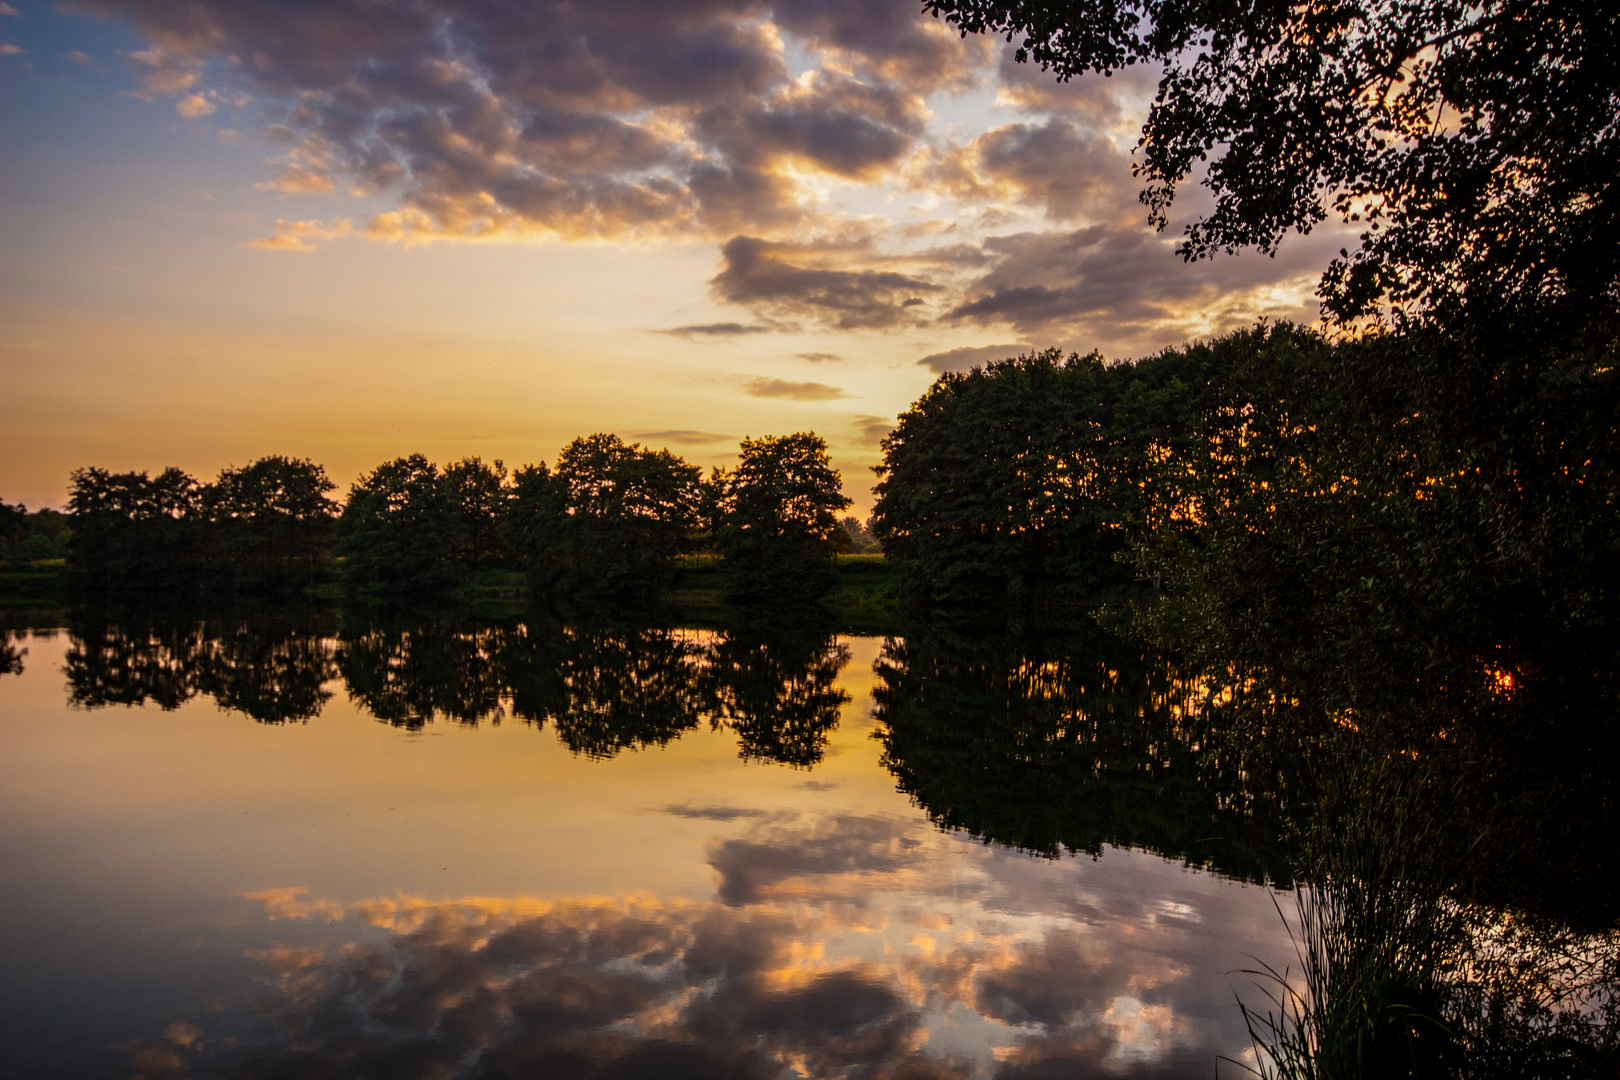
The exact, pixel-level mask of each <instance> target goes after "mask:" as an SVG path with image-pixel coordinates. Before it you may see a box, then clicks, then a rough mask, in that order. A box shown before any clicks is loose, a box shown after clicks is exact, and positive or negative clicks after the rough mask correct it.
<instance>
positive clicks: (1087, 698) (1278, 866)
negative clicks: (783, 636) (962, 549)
mask: <svg viewBox="0 0 1620 1080" xmlns="http://www.w3.org/2000/svg"><path fill="white" fill-rule="evenodd" d="M878 673H879V675H880V677H881V679H882V680H883V681H882V685H881V686H880V687H879V688H878V690H877V691H876V698H877V703H878V704H877V713H876V715H877V718H878V720H879V721H880V723H881V726H880V728H879V735H880V737H881V738H882V741H883V747H884V759H883V760H884V764H885V765H887V766H888V767H889V769H890V770H891V771H892V772H893V773H894V774H895V777H896V778H897V779H898V781H899V783H900V787H901V789H902V790H904V791H906V792H907V793H909V794H910V795H911V796H912V797H913V798H915V799H916V800H917V802H918V803H919V804H920V805H921V806H922V807H923V808H924V809H925V810H927V811H928V814H929V816H930V817H932V818H933V819H934V820H935V821H936V822H938V823H939V824H940V825H941V826H944V827H947V828H958V829H965V830H967V831H969V832H971V833H973V834H974V835H976V836H980V837H983V838H984V839H986V840H993V841H996V842H998V843H1003V844H1010V845H1012V846H1015V847H1019V848H1024V849H1026V850H1030V851H1036V852H1041V853H1043V854H1047V855H1056V854H1057V853H1059V852H1060V851H1070V852H1076V851H1083V852H1088V853H1091V854H1096V853H1098V852H1100V851H1101V850H1102V847H1103V845H1105V844H1107V845H1114V846H1116V847H1143V848H1147V849H1148V850H1151V851H1155V852H1158V853H1160V854H1163V855H1165V856H1168V857H1170V858H1176V859H1181V860H1184V861H1185V862H1187V863H1189V864H1192V865H1196V866H1203V867H1208V868H1212V869H1216V870H1219V871H1220V872H1221V873H1223V874H1226V875H1228V876H1230V877H1235V878H1239V879H1243V880H1250V881H1273V882H1279V883H1283V884H1286V883H1287V882H1288V880H1289V876H1290V875H1289V871H1288V867H1287V862H1286V860H1285V859H1284V858H1283V855H1282V851H1281V847H1280V845H1279V843H1278V838H1279V835H1280V833H1281V832H1282V828H1281V822H1282V816H1281V808H1282V807H1284V806H1286V805H1287V802H1288V799H1289V790H1288V782H1287V781H1288V779H1289V778H1290V773H1291V772H1292V771H1293V770H1292V768H1290V767H1289V765H1288V763H1286V762H1283V761H1279V760H1273V761H1271V762H1269V765H1270V768H1268V769H1265V770H1256V769H1250V768H1248V767H1246V762H1244V761H1243V760H1242V758H1241V757H1240V756H1239V755H1237V754H1235V753H1234V752H1233V750H1232V748H1231V747H1230V746H1229V745H1227V743H1226V741H1225V740H1224V739H1223V737H1222V736H1223V735H1224V733H1223V732H1221V731H1219V730H1217V729H1215V728H1214V727H1213V726H1212V724H1211V722H1210V720H1209V718H1208V717H1207V716H1206V715H1205V714H1204V712H1203V711H1202V709H1201V708H1200V706H1201V705H1202V702H1201V700H1200V698H1199V689H1200V686H1199V683H1198V681H1197V680H1196V679H1194V678H1193V677H1191V675H1190V674H1189V673H1187V672H1183V671H1179V670H1177V668H1176V667H1175V665H1173V664H1172V663H1170V662H1169V661H1167V659H1166V658H1164V657H1162V656H1159V655H1156V654H1155V653H1153V652H1152V651H1151V650H1148V649H1147V648H1145V647H1144V646H1142V645H1141V644H1137V643H1131V642H1125V641H1120V640H1118V639H1115V638H1111V637H1109V636H1108V635H1106V634H1102V633H1100V632H1098V631H1096V630H1095V629H1092V628H1085V629H1078V630H1077V629H1075V628H1072V627H1071V628H1059V629H1055V630H1048V631H1046V632H1045V633H1029V634H1022V635H1011V634H1006V633H1003V634H990V633H983V632H979V633H974V632H972V631H971V630H968V631H962V630H959V629H955V628H951V627H937V626H936V627H924V628H921V631H920V632H918V633H914V634H912V635H910V636H908V637H906V638H905V639H895V638H891V639H889V640H888V641H887V642H886V643H885V645H884V649H883V657H882V659H881V661H880V662H879V665H878Z"/></svg>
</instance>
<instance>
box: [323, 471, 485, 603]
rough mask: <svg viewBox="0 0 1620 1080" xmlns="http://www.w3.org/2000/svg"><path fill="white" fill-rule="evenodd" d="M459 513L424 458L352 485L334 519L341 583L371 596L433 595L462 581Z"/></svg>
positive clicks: (443, 480)
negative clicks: (458, 552) (457, 560)
mask: <svg viewBox="0 0 1620 1080" xmlns="http://www.w3.org/2000/svg"><path fill="white" fill-rule="evenodd" d="M459 524H460V523H459V510H458V507H457V505H456V500H455V498H454V495H453V494H452V492H451V491H450V489H449V486H448V485H447V484H446V482H445V479H444V476H443V474H441V473H440V472H439V470H438V467H437V466H435V465H434V464H433V463H432V462H430V461H428V459H427V458H425V457H423V456H422V455H421V454H411V455H410V456H408V457H402V458H396V459H395V460H393V461H390V462H387V463H385V464H382V465H379V466H377V467H376V468H375V469H373V470H372V471H371V472H370V473H368V474H367V475H366V476H364V477H362V478H361V479H359V480H356V481H355V482H354V486H353V487H352V488H350V489H349V499H348V502H347V503H346V504H345V505H344V507H343V514H342V516H341V517H340V518H339V519H338V552H339V554H341V555H342V556H343V580H344V582H345V583H346V584H347V585H348V586H350V587H352V588H357V589H361V590H363V591H367V592H376V593H395V594H398V593H406V592H431V591H435V590H441V589H445V588H448V587H450V586H452V585H454V584H455V583H456V582H457V581H458V580H459V578H460V572H459V568H458V567H457V565H456V563H455V561H454V558H455V552H456V548H455V545H456V538H457V533H458V531H459Z"/></svg>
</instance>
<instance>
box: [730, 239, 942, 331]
mask: <svg viewBox="0 0 1620 1080" xmlns="http://www.w3.org/2000/svg"><path fill="white" fill-rule="evenodd" d="M721 255H722V257H723V259H724V260H725V265H724V267H723V268H722V269H721V271H720V273H719V274H717V275H716V276H715V277H714V279H713V280H712V281H711V282H710V283H709V284H710V286H711V288H712V289H713V291H714V294H715V296H716V297H718V298H719V299H722V300H725V301H727V302H728V303H733V304H747V305H749V306H752V307H754V308H757V309H761V310H764V311H767V312H770V313H772V314H775V315H778V316H781V317H784V318H792V317H798V318H805V319H812V320H815V321H817V322H821V323H824V324H827V325H830V326H835V327H838V328H840V329H855V328H875V327H890V326H897V325H902V324H908V323H913V322H915V321H916V315H914V314H913V313H912V312H911V310H910V309H911V308H914V307H919V306H921V305H922V304H923V303H924V300H923V299H922V295H923V294H928V293H933V292H936V291H938V289H939V286H938V285H936V284H934V283H932V282H929V281H925V280H923V279H921V278H918V277H914V276H911V275H907V274H903V273H900V272H898V271H894V270H866V269H839V268H837V267H836V266H835V265H827V263H828V262H829V261H831V260H839V259H850V258H852V257H858V256H857V255H856V253H854V252H852V251H850V250H848V249H844V248H839V247H830V248H826V247H823V248H815V247H807V246H803V245H791V244H779V243H772V242H770V241H768V240H762V239H759V238H758V237H752V236H737V237H733V238H732V239H731V240H729V241H727V242H726V245H725V247H724V248H722V249H721Z"/></svg>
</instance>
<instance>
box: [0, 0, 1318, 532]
mask: <svg viewBox="0 0 1620 1080" xmlns="http://www.w3.org/2000/svg"><path fill="white" fill-rule="evenodd" d="M0 41H3V43H4V48H3V50H0V52H3V54H0V162H3V164H0V169H3V173H0V375H3V378H4V384H5V386H6V392H5V394H4V396H3V398H0V418H3V423H4V434H5V453H4V454H3V455H0V498H3V499H5V500H6V501H9V502H16V501H18V500H23V501H27V502H29V503H30V504H31V505H41V504H50V503H59V502H60V500H61V499H62V497H63V495H64V493H65V489H66V481H67V474H68V472H69V471H70V470H71V469H73V468H75V467H77V466H81V465H91V464H94V465H101V466H104V467H108V468H113V469H159V468H162V467H164V466H166V465H170V464H176V465H179V466H181V467H183V468H185V469H187V470H189V471H191V472H193V473H195V474H197V475H199V476H202V477H209V476H212V475H213V474H214V473H216V472H217V471H218V470H219V469H220V468H221V467H223V466H225V465H229V464H243V463H245V462H246V461H248V460H250V459H252V458H254V457H257V456H261V455H264V454H272V453H281V454H292V455H298V456H308V457H310V458H313V459H315V460H317V461H320V462H322V463H323V464H325V465H326V466H327V468H328V470H329V472H330V473H331V474H332V476H333V478H334V479H336V480H337V481H338V482H339V484H340V485H346V484H347V483H348V482H349V481H350V480H351V479H353V478H354V476H355V475H356V474H358V473H359V472H360V471H361V470H363V469H367V468H369V467H371V466H372V465H375V464H376V463H378V462H379V461H382V460H385V459H387V458H390V457H393V456H397V455H399V454H403V453H408V452H413V451H417V450H420V451H423V452H425V453H427V454H429V455H430V456H432V457H434V458H436V459H438V460H441V461H442V460H446V459H453V458H457V457H460V456H463V455H469V454H478V455H481V456H483V457H485V458H497V457H498V458H503V459H505V460H506V461H507V462H508V463H509V464H516V463H522V462H528V461H534V460H539V459H547V460H549V459H551V458H552V457H554V455H555V454H556V452H557V449H558V448H559V447H560V446H561V445H563V444H564V443H565V442H567V441H568V440H569V439H571V438H573V437H574V436H576V435H579V434H584V433H588V432H591V431H598V430H609V431H615V432H618V433H619V434H621V435H622V436H624V437H626V438H627V439H633V440H641V441H643V442H646V443H649V444H651V445H653V446H668V447H669V448H670V449H672V450H674V451H676V452H678V453H681V454H683V455H685V456H686V457H688V458H689V459H691V460H694V461H697V462H699V463H702V464H704V465H714V464H721V463H724V462H726V461H727V460H729V459H730V458H731V456H732V455H733V454H734V452H735V447H736V442H737V439H738V438H739V437H741V436H744V435H752V436H759V435H764V434H779V433H784V432H787V431H792V430H803V429H811V430H815V431H817V432H819V433H821V434H822V435H824V436H825V437H826V438H827V440H828V442H829V444H830V446H831V449H832V453H833V457H834V460H835V463H836V464H838V465H839V466H840V467H841V468H842V470H843V473H844V477H845V483H846V489H847V491H848V492H849V494H851V495H852V496H854V497H855V498H856V509H857V511H859V512H864V511H865V509H866V508H867V506H868V505H869V502H870V497H869V494H868V488H869V485H870V483H871V474H870V472H869V471H868V468H869V466H871V465H872V464H874V463H875V462H876V461H877V460H878V459H879V454H880V451H879V449H878V446H877V442H878V440H879V439H880V438H881V436H882V434H883V432H884V431H885V430H886V429H887V427H888V425H889V424H891V423H892V421H893V418H894V416H895V414H896V413H897V412H899V411H901V410H903V409H904V408H905V407H906V406H907V405H908V404H909V403H910V402H911V401H912V400H914V399H915V398H916V396H917V395H918V394H919V393H920V392H921V391H922V390H923V389H924V388H925V387H926V386H927V385H928V383H929V381H930V380H931V379H932V378H933V377H934V376H935V375H936V373H937V372H938V371H941V370H945V369H948V368H952V367H963V366H966V365H968V364H971V363H974V362H982V361H983V360H986V359H992V358H997V357H1000V356H1004V355H1010V354H1013V353H1016V352H1018V351H1020V350H1022V349H1028V348H1033V347H1043V346H1047V345H1059V346H1062V347H1064V348H1066V349H1077V350H1080V351H1082V352H1084V351H1089V350H1091V349H1092V348H1100V349H1102V350H1103V352H1104V353H1105V354H1106V355H1108V356H1110V357H1114V358H1126V357H1131V356H1137V355H1141V354H1143V353H1146V352H1149V351H1152V350H1155V349H1157V348H1160V347H1163V346H1166V345H1172V344H1178V343H1180V342H1182V341H1184V340H1187V339H1188V338H1191V337H1197V336H1200V335H1206V334H1209V333H1212V332H1218V331H1221V330H1224V329H1229V328H1233V327H1236V326H1239V325H1243V324H1245V323H1247V322H1248V321H1250V320H1252V319H1253V318H1255V317H1256V316H1258V315H1262V314H1264V315H1269V316H1271V317H1293V318H1296V319H1310V318H1312V317H1314V313H1315V307H1314V303H1313V302H1311V299H1310V298H1311V294H1312V288H1313V286H1314V281H1315V277H1316V274H1317V273H1318V271H1319V269H1320V267H1321V266H1322V265H1324V264H1325V262H1326V255H1327V252H1329V251H1331V250H1336V249H1337V247H1338V246H1340V243H1341V242H1342V237H1340V236H1339V235H1338V234H1337V232H1336V231H1334V230H1324V231H1322V232H1321V233H1319V235H1317V236H1314V237H1311V238H1309V239H1307V240H1305V241H1296V242H1295V243H1293V244H1292V246H1287V247H1285V248H1284V250H1283V252H1282V254H1281V255H1280V256H1279V257H1278V258H1276V259H1266V258H1263V257H1258V256H1245V257H1242V258H1235V259H1225V260H1222V261H1217V262H1215V263H1200V264H1193V265H1188V264H1184V263H1183V262H1182V261H1181V260H1180V259H1179V258H1178V257H1177V256H1176V255H1175V254H1174V252H1173V250H1172V248H1173V242H1174V239H1175V237H1176V236H1178V235H1179V233H1180V230H1181V226H1180V224H1179V223H1173V224H1172V226H1171V228H1170V229H1169V230H1168V231H1167V232H1166V233H1165V234H1163V235H1159V234H1155V233H1153V232H1152V231H1151V230H1149V229H1148V228H1147V227H1146V225H1145V224H1144V222H1143V214H1142V209H1141V207H1140V205H1139V204H1138V203H1137V202H1136V197H1135V196H1136V186H1135V182H1134V180H1133V178H1132V177H1131V176H1130V171H1129V161H1130V151H1131V147H1132V145H1133V143H1134V140H1135V132H1136V129H1137V125H1138V123H1139V120H1140V116H1141V110H1142V109H1143V107H1144V105H1145V103H1146V101H1147V100H1148V99H1149V98H1150V96H1151V92H1152V88H1153V79H1152V74H1151V73H1146V72H1140V71H1132V72H1126V73H1123V74H1121V75H1119V76H1116V77H1115V78H1113V79H1111V80H1103V79H1094V80H1077V81H1076V82H1074V83H1071V84H1068V85H1067V86H1059V85H1057V84H1056V83H1054V82H1052V81H1051V80H1049V79H1048V78H1047V77H1045V76H1043V75H1042V74H1041V73H1040V72H1038V71H1035V70H1032V69H1029V68H1027V67H1022V66H1017V65H1014V64H1013V63H1012V62H1011V59H1010V55H1009V54H1010V49H1008V48H1007V47H1004V45H1003V44H1002V43H999V42H993V41H990V42H987V41H984V40H979V39H973V40H969V41H965V42H964V41H962V40H960V39H959V38H958V37H957V36H956V35H954V34H952V33H951V32H949V30H948V29H947V28H946V27H944V26H943V25H942V24H939V23H937V22H935V21H934V20H932V19H928V18H925V17H923V16H922V15H921V14H920V13H919V12H918V9H917V7H916V6H915V4H914V3H912V2H910V0H904V2H902V0H896V2H893V3H890V2H888V0H871V2H867V0H839V2H832V3H827V2H814V3H812V2H808V0H803V2H800V0H795V2H791V3H790V2H787V0H784V2H783V3H780V4H771V3H760V2H751V0H747V2H745V0H680V2H678V3H661V4H638V3H634V2H628V0H623V2H621V0H615V2H612V3H602V4H594V5H590V6H589V7H588V8H578V7H570V6H549V5H545V4H537V5H524V6H522V7H521V8H517V9H514V8H511V7H510V6H508V5H499V4H493V3H459V4H452V3H448V2H444V0H434V2H429V3H418V4H410V5H406V4H403V3H401V4H391V3H383V4H375V3H361V2H360V0H352V2H338V3H324V2H323V3H313V2H311V3H308V4H303V3H286V2H282V0H277V2H275V3H268V2H262V0H261V2H254V0H247V2H240V0H232V2H230V3H226V2H225V0H201V2H197V3H191V2H186V3H181V2H179V0H138V2H136V0H92V2H85V3H80V4H77V5H75V7H74V8H73V12H72V13H65V12H63V11H61V10H58V9H56V8H53V7H50V6H47V5H45V4H30V3H18V4H15V5H12V4H7V5H5V6H4V7H3V8H0ZM1198 194H1199V193H1198V192H1196V191H1192V192H1189V193H1187V195H1186V196H1185V197H1184V199H1183V200H1182V202H1183V204H1184V209H1185V210H1186V212H1189V213H1190V212H1193V211H1196V210H1197V208H1198V206H1199V205H1200V204H1199V199H1198Z"/></svg>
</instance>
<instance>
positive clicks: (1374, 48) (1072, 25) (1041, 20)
mask: <svg viewBox="0 0 1620 1080" xmlns="http://www.w3.org/2000/svg"><path fill="white" fill-rule="evenodd" d="M924 7H925V9H927V10H929V11H932V12H933V13H934V14H935V15H937V16H944V17H945V18H946V19H947V20H948V21H949V22H950V23H951V24H952V25H954V26H956V27H957V28H959V29H960V30H961V31H962V32H963V33H964V34H967V33H992V34H1002V35H1005V36H1006V37H1007V38H1008V39H1009V40H1011V39H1014V38H1019V39H1021V43H1020V45H1019V48H1018V51H1017V57H1018V59H1019V60H1033V61H1034V62H1036V63H1038V64H1040V65H1042V66H1043V67H1045V68H1047V69H1049V70H1051V71H1052V72H1053V73H1054V74H1055V75H1057V77H1058V78H1060V79H1068V78H1070V77H1072V76H1075V75H1080V74H1083V73H1086V72H1099V71H1100V72H1103V73H1111V72H1113V71H1117V70H1119V69H1121V68H1124V67H1127V66H1129V65H1132V64H1149V65H1154V66H1157V67H1159V68H1160V70H1161V71H1162V76H1161V78H1160V81H1159V89H1158V95H1157V97H1156V99H1155V100H1154V103H1153V106H1152V109H1151V111H1150V112H1149V114H1148V117H1147V120H1146V123H1145V125H1144V127H1143V129H1142V134H1141V141H1140V143H1139V144H1138V147H1137V152H1138V158H1137V170H1138V173H1139V175H1140V176H1141V177H1142V178H1143V180H1144V181H1145V184H1146V187H1145V190H1144V191H1143V193H1142V199H1143V201H1144V202H1145V203H1146V204H1147V207H1148V209H1149V211H1150V213H1151V215H1152V218H1153V220H1154V221H1155V222H1156V223H1157V224H1159V225H1160V226H1161V227H1162V226H1163V225H1165V224H1166V222H1167V221H1168V220H1169V215H1170V210H1171V204H1172V199H1173V197H1174V195H1175V191H1176V188H1177V187H1178V186H1179V185H1181V184H1183V183H1185V182H1187V181H1189V180H1193V179H1198V180H1200V181H1201V182H1202V183H1203V184H1204V185H1205V186H1207V187H1208V188H1209V190H1210V191H1211V193H1212V194H1213V195H1214V197H1215V204H1214V208H1213V209H1212V210H1211V211H1210V212H1209V213H1207V214H1206V215H1204V216H1203V217H1202V218H1201V219H1199V220H1197V221H1196V222H1194V223H1193V224H1191V225H1190V226H1188V228H1187V232H1186V235H1185V239H1184V242H1183V245H1182V251H1183V253H1184V255H1185V256H1186V257H1187V258H1189V259H1192V258H1201V257H1205V256H1208V255H1211V254H1213V253H1214V252H1217V251H1231V250H1234V249H1237V248H1244V247H1256V248H1259V249H1261V250H1263V251H1268V252H1269V251H1275V250H1276V248H1277V245H1278V243H1279V242H1280V240H1281V239H1282V238H1283V236H1284V235H1285V234H1286V233H1288V232H1289V231H1291V230H1292V231H1298V232H1308V231H1310V229H1311V228H1312V227H1313V226H1315V225H1317V224H1318V223H1320V222H1322V221H1323V220H1324V219H1326V218H1327V217H1328V216H1329V214H1337V215H1339V216H1340V217H1341V218H1343V219H1344V220H1346V221H1349V222H1353V223H1356V224H1358V225H1360V226H1362V227H1363V228H1364V229H1365V231H1364V232H1363V234H1362V237H1361V244H1360V247H1359V248H1357V249H1356V250H1355V251H1348V250H1347V251H1345V252H1343V253H1341V256H1340V257H1339V258H1338V259H1337V260H1335V261H1334V262H1333V264H1332V266H1331V267H1330V268H1329V269H1328V271H1327V273H1326V275H1325V277H1324V278H1323V280H1322V285H1321V293H1322V297H1323V299H1324V301H1325V304H1326V308H1327V310H1328V311H1329V312H1330V313H1331V314H1333V315H1334V316H1336V317H1338V318H1340V319H1346V320H1348V319H1354V318H1357V317H1361V316H1364V315H1367V314H1369V313H1375V312H1376V311H1377V310H1378V309H1379V307H1380V306H1381V305H1382V304H1385V303H1393V304H1395V305H1397V306H1399V307H1401V308H1403V309H1404V310H1406V311H1407V312H1411V313H1419V314H1432V313H1437V312H1439V313H1447V317H1448V318H1456V317H1457V316H1459V315H1464V314H1465V315H1467V316H1468V318H1469V319H1470V320H1473V319H1478V320H1481V321H1484V322H1486V323H1489V324H1493V325H1500V324H1502V323H1504V322H1523V321H1526V320H1528V321H1529V322H1531V323H1532V324H1533V325H1534V326H1536V327H1540V328H1545V327H1546V326H1548V325H1564V324H1566V323H1567V322H1568V321H1569V320H1570V318H1572V317H1575V318H1578V320H1579V321H1581V322H1582V323H1583V324H1586V325H1589V324H1590V321H1591V320H1592V319H1594V318H1597V319H1601V320H1602V321H1603V323H1604V324H1605V326H1606V328H1607V329H1606V331H1605V332H1606V333H1608V334H1610V335H1612V334H1613V333H1614V332H1615V322H1616V308H1617V303H1620V242H1617V228H1616V226H1617V223H1620V137H1617V133H1616V129H1615V117H1616V116H1620V4H1617V3H1616V2H1615V0H1587V2H1586V3H1580V4H1575V3H1568V2H1567V0H1483V2H1474V0H1466V2H1465V0H1319V2H1315V3H1309V4H1291V3H1280V2H1276V0H1239V2H1237V3H1229V4H1209V3H1203V2H1199V0H1088V2H1086V3H1083V4H1075V3H1068V2H1063V0H924Z"/></svg>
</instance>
